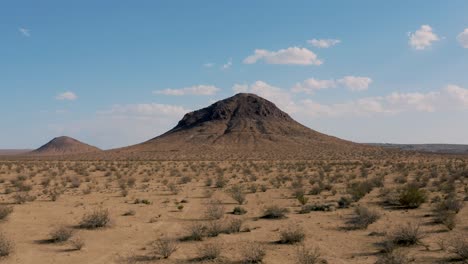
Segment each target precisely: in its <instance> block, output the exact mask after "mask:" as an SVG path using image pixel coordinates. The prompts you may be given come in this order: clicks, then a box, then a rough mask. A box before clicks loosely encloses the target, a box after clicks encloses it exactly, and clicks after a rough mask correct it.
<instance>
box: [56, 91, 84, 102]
mask: <svg viewBox="0 0 468 264" xmlns="http://www.w3.org/2000/svg"><path fill="white" fill-rule="evenodd" d="M77 98H78V96H77V95H76V94H75V93H74V92H70V91H68V92H64V93H61V94H58V95H57V96H55V99H57V100H61V101H63V100H68V101H74V100H76V99H77Z"/></svg>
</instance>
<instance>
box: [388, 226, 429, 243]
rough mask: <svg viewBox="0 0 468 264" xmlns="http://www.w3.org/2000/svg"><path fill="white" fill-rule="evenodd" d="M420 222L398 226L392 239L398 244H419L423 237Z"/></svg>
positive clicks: (392, 241) (391, 240) (392, 234)
mask: <svg viewBox="0 0 468 264" xmlns="http://www.w3.org/2000/svg"><path fill="white" fill-rule="evenodd" d="M419 228H420V226H419V225H418V224H410V223H408V224H406V225H402V226H398V227H397V228H396V229H395V230H394V231H393V232H392V233H391V234H390V241H389V242H391V243H392V244H393V245H396V246H412V245H416V244H419V243H420V242H421V238H422V237H423V235H422V232H421V230H420V229H419Z"/></svg>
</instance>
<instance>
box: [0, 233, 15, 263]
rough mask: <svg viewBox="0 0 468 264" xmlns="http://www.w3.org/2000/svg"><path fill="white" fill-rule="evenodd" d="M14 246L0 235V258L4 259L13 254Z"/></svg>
mask: <svg viewBox="0 0 468 264" xmlns="http://www.w3.org/2000/svg"><path fill="white" fill-rule="evenodd" d="M13 248H14V244H13V242H12V241H11V240H10V239H8V238H7V237H6V236H5V235H4V234H3V233H0V257H6V256H8V255H10V254H11V253H12V252H13Z"/></svg>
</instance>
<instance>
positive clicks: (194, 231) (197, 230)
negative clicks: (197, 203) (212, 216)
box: [185, 223, 206, 241]
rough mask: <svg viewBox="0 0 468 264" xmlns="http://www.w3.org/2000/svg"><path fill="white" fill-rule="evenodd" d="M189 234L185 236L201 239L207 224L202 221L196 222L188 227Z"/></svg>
mask: <svg viewBox="0 0 468 264" xmlns="http://www.w3.org/2000/svg"><path fill="white" fill-rule="evenodd" d="M188 232H189V235H188V236H187V237H186V238H185V239H186V240H194V241H201V240H203V236H204V235H205V232H206V227H205V225H203V224H201V223H194V224H192V225H190V226H189V227H188Z"/></svg>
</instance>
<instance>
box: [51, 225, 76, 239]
mask: <svg viewBox="0 0 468 264" xmlns="http://www.w3.org/2000/svg"><path fill="white" fill-rule="evenodd" d="M49 236H50V241H52V242H53V243H61V242H65V241H67V240H68V239H70V238H71V237H72V236H73V230H72V229H71V228H68V227H66V226H59V227H56V228H54V229H53V230H52V231H51V232H50V234H49Z"/></svg>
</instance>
